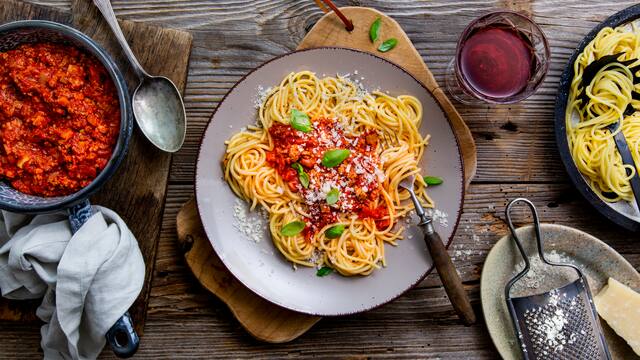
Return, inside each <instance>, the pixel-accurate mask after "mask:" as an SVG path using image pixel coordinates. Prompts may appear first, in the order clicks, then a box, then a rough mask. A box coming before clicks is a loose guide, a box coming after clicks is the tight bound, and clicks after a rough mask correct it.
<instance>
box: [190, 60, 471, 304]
mask: <svg viewBox="0 0 640 360" xmlns="http://www.w3.org/2000/svg"><path fill="white" fill-rule="evenodd" d="M301 70H310V71H314V72H315V73H316V74H318V75H319V76H321V75H322V74H326V75H332V76H335V75H336V74H353V73H354V72H355V71H358V75H357V77H358V79H359V80H361V81H362V83H363V84H364V86H365V87H366V88H368V89H382V90H388V91H389V93H390V94H391V95H401V94H409V95H413V96H416V97H417V98H418V99H419V100H420V102H421V103H422V105H423V121H422V126H421V128H420V132H421V133H422V134H431V140H430V144H429V146H428V147H427V149H426V151H425V156H424V157H423V162H422V164H421V167H422V169H423V170H424V171H426V173H429V174H432V175H438V176H441V177H442V178H444V179H445V181H444V183H443V184H442V185H439V186H437V187H432V188H430V189H429V195H430V196H431V197H432V198H433V199H434V201H435V203H436V207H437V208H438V209H440V210H442V211H444V212H446V213H447V214H448V226H447V227H444V226H441V225H439V224H438V222H436V228H437V230H438V232H439V233H440V235H441V237H442V239H443V241H444V242H445V243H446V245H448V244H450V243H451V240H452V238H453V234H454V233H455V229H456V226H457V224H458V221H459V218H460V213H461V211H462V203H463V193H464V190H463V189H464V174H463V169H462V161H461V155H460V151H459V148H458V144H457V140H456V137H455V136H454V133H453V131H452V129H451V125H450V123H449V121H448V119H447V117H446V116H445V114H444V112H443V111H442V109H441V108H440V107H439V106H438V104H437V102H436V101H435V100H434V98H433V97H432V96H431V94H430V93H429V91H428V90H427V89H426V88H425V87H424V86H423V85H422V84H421V83H420V82H418V81H417V80H416V79H415V78H413V77H412V76H411V75H409V74H408V73H407V72H405V71H404V70H402V68H400V67H398V66H397V65H395V64H393V63H390V62H388V61H386V60H384V59H382V58H379V57H377V56H374V55H371V54H368V53H364V52H360V51H356V50H350V49H344V48H316V49H309V50H303V51H296V52H293V53H289V54H286V55H283V56H281V57H278V58H276V59H274V60H271V61H269V62H267V63H265V64H263V65H262V66H260V67H258V68H257V69H255V70H254V71H253V72H251V73H250V74H248V75H247V76H246V77H244V78H243V79H241V80H240V81H239V82H238V83H237V84H236V85H235V86H234V87H233V88H232V89H231V90H230V91H229V93H228V94H227V95H226V96H225V98H224V99H223V100H222V102H221V103H220V105H219V106H218V108H217V109H216V112H215V113H214V115H213V117H212V119H211V121H210V122H209V125H208V127H207V129H206V130H205V133H204V137H203V140H202V143H201V146H200V152H199V155H198V161H197V170H196V179H195V183H196V199H197V203H198V210H199V213H200V218H201V219H202V223H203V225H204V229H205V231H206V233H207V236H208V238H209V239H210V241H211V244H212V245H213V248H214V250H215V251H216V253H217V254H218V256H219V257H220V259H221V260H222V261H223V262H224V264H225V265H226V266H227V268H228V269H229V270H230V271H231V273H232V274H233V275H234V276H235V277H236V278H237V279H238V280H240V281H241V282H242V283H243V284H244V285H246V286H247V287H248V288H249V289H251V290H252V291H254V292H255V293H256V294H258V295H260V296H262V297H263V298H265V299H266V300H268V301H271V302H273V303H275V304H277V305H280V306H283V307H285V308H288V309H291V310H294V311H299V312H303V313H307V314H314V315H322V316H335V315H345V314H352V313H357V312H362V311H366V310H370V309H372V308H375V307H377V306H380V305H382V304H385V303H387V302H389V301H391V300H393V299H395V298H396V297H398V296H400V295H401V294H402V293H404V292H405V291H407V290H408V289H410V288H411V287H413V286H414V285H416V284H417V283H419V282H420V281H421V280H422V279H423V278H424V277H425V276H426V275H427V274H428V273H429V272H430V271H431V270H432V269H433V263H432V261H431V258H430V256H429V254H428V252H427V251H426V248H425V244H424V241H423V235H422V234H421V233H420V230H419V229H418V228H417V227H415V226H410V227H409V228H408V229H407V230H406V231H405V239H404V240H400V241H399V242H398V246H397V247H394V246H389V245H387V246H385V255H386V259H387V267H386V268H383V269H381V270H378V271H375V272H374V273H373V274H371V275H369V276H367V277H350V278H348V277H343V276H339V275H337V274H332V275H330V276H327V277H317V276H315V272H316V270H315V269H310V268H303V267H299V268H298V269H297V270H296V271H294V270H293V269H292V266H291V264H290V263H289V262H287V261H285V259H284V257H283V256H282V255H281V254H280V253H279V252H278V250H277V249H275V247H274V246H273V243H272V242H271V238H270V235H269V232H268V228H267V226H266V225H265V226H263V228H262V229H261V230H262V232H261V237H262V239H263V240H262V241H260V242H258V243H256V242H254V241H251V240H248V239H246V238H245V237H243V235H242V234H241V233H240V232H239V231H238V230H237V226H238V220H237V219H235V218H234V214H233V213H234V206H235V204H236V202H237V201H238V198H237V197H236V196H235V195H234V194H233V193H232V191H231V189H230V188H229V186H228V185H227V184H226V182H225V181H224V179H223V174H222V166H221V160H222V158H223V154H224V152H225V145H224V141H225V140H227V139H228V138H230V137H231V136H232V135H233V134H234V133H236V132H238V131H239V130H240V128H241V127H243V126H246V125H250V124H253V123H255V121H256V109H255V107H254V104H255V102H256V98H257V97H258V89H259V88H261V87H263V88H267V87H270V86H274V85H277V84H279V83H280V82H281V81H282V79H283V78H284V77H285V76H286V75H287V74H289V73H290V72H294V71H301ZM416 222H417V221H415V219H414V221H413V223H414V224H415V223H416ZM403 225H404V224H403Z"/></svg>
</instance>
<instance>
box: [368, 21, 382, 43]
mask: <svg viewBox="0 0 640 360" xmlns="http://www.w3.org/2000/svg"><path fill="white" fill-rule="evenodd" d="M381 24H382V19H380V18H377V19H376V21H374V22H373V24H371V27H370V28H369V39H371V42H376V40H378V35H379V34H380V25H381Z"/></svg>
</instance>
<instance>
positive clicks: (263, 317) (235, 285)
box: [176, 198, 320, 343]
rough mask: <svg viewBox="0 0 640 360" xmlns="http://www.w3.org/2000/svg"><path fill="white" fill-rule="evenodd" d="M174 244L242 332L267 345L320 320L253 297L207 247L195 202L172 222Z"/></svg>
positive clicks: (207, 242) (296, 333)
mask: <svg viewBox="0 0 640 360" xmlns="http://www.w3.org/2000/svg"><path fill="white" fill-rule="evenodd" d="M176 230H177V234H178V242H179V243H180V246H181V247H182V249H183V250H184V257H185V260H186V261H187V264H189V269H190V270H191V272H192V273H193V275H194V276H195V277H196V278H197V279H198V281H199V282H200V284H202V286H204V287H205V288H206V289H207V290H209V291H210V292H211V293H213V294H214V295H216V296H217V297H218V298H219V299H221V300H222V301H224V303H225V304H226V305H227V306H228V307H229V309H230V310H231V312H232V313H233V315H234V316H235V318H236V319H237V320H238V322H240V325H242V327H243V328H245V330H247V331H248V332H249V334H251V335H252V336H253V337H255V338H256V339H258V340H261V341H266V342H269V343H283V342H288V341H291V340H293V339H295V338H297V337H298V336H300V335H302V334H304V333H305V332H306V331H307V330H309V329H310V328H311V327H312V326H313V325H314V324H315V323H317V322H318V321H319V320H320V317H319V316H311V315H305V314H301V313H297V312H293V311H290V310H287V309H285V308H282V307H280V306H277V305H274V304H272V303H270V302H268V301H266V300H264V299H263V298H261V297H259V296H258V295H256V294H254V293H253V292H251V290H249V289H248V288H247V287H246V286H244V285H242V283H240V281H238V280H236V278H235V277H233V275H232V274H231V273H230V272H229V270H227V268H226V267H225V266H224V263H223V262H222V261H221V260H220V258H219V257H218V256H217V255H216V253H215V252H214V251H213V248H212V247H211V243H210V242H209V239H208V238H207V235H206V234H205V232H204V228H203V227H202V222H201V221H200V216H199V215H198V208H197V206H196V201H195V199H193V198H192V199H190V200H189V201H187V202H186V203H185V204H184V205H183V206H182V208H181V210H180V212H179V213H178V216H177V220H176Z"/></svg>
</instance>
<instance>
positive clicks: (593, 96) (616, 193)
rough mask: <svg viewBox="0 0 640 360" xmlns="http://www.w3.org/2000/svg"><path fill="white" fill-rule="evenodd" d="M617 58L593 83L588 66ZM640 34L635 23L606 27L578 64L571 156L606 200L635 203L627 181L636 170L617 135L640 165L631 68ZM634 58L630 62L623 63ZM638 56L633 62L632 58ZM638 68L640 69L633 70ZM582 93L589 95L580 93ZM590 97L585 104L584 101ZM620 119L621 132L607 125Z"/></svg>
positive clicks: (571, 105) (569, 119) (569, 117)
mask: <svg viewBox="0 0 640 360" xmlns="http://www.w3.org/2000/svg"><path fill="white" fill-rule="evenodd" d="M615 54H619V56H618V57H617V61H614V62H610V63H608V64H606V65H604V66H602V68H600V69H599V70H598V71H597V73H596V74H595V76H593V80H591V81H590V83H589V84H586V85H585V84H583V76H584V75H585V69H586V68H587V67H588V66H589V65H590V64H591V63H593V62H594V61H596V60H599V59H602V58H603V57H605V56H609V55H615ZM639 57H640V32H639V31H638V29H637V28H636V27H635V26H631V27H618V28H615V29H613V28H604V29H602V30H601V31H600V32H599V33H598V35H597V36H596V37H595V38H594V39H593V40H592V41H591V42H590V43H589V44H588V45H587V46H586V47H585V50H584V51H583V52H582V53H581V54H580V55H579V56H578V57H577V59H576V61H575V63H574V65H573V70H574V77H573V80H572V82H571V88H570V93H569V100H568V104H567V111H566V114H565V121H566V127H567V139H568V142H569V149H570V151H571V156H572V157H573V159H574V162H575V164H576V166H577V168H578V170H579V171H580V172H581V173H582V174H583V175H584V176H585V178H586V179H587V181H588V183H589V184H590V186H591V188H592V189H593V191H594V192H595V193H596V194H597V195H598V196H599V197H600V198H601V199H602V200H604V201H608V202H616V201H620V200H626V201H633V192H632V190H631V186H630V184H629V180H630V179H631V178H632V177H633V176H634V175H635V169H634V168H633V167H632V166H627V165H624V164H623V163H622V158H621V157H620V154H619V153H618V150H617V148H616V145H615V141H614V139H613V136H614V135H615V134H616V133H617V132H619V131H622V133H623V134H624V135H625V138H626V139H627V142H628V143H629V148H630V150H631V154H632V156H633V159H634V161H635V162H636V165H638V164H640V152H639V150H640V149H639V144H640V113H638V112H637V110H638V109H640V101H638V100H636V99H634V96H633V93H634V91H636V92H638V93H636V97H637V95H640V85H638V84H634V80H635V81H637V79H635V75H636V74H634V71H633V70H632V69H633V68H634V67H636V66H638V65H639V64H640V61H638V60H637V59H638V58H639ZM626 60H630V63H629V64H628V65H625V64H623V63H622V62H624V61H626ZM634 60H635V61H634ZM635 70H637V69H635ZM583 92H584V94H585V95H586V97H585V96H580V95H581V94H582V93H583ZM585 99H586V103H585ZM616 122H619V125H620V126H619V127H618V130H617V131H615V132H613V133H612V132H610V131H609V130H608V129H607V126H608V125H611V124H613V123H616Z"/></svg>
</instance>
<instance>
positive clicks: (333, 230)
mask: <svg viewBox="0 0 640 360" xmlns="http://www.w3.org/2000/svg"><path fill="white" fill-rule="evenodd" d="M344 228H345V226H344V225H343V224H338V225H334V226H332V227H330V228H328V229H327V230H325V231H324V236H326V237H327V238H329V239H335V238H338V237H340V235H342V233H343V232H344Z"/></svg>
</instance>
